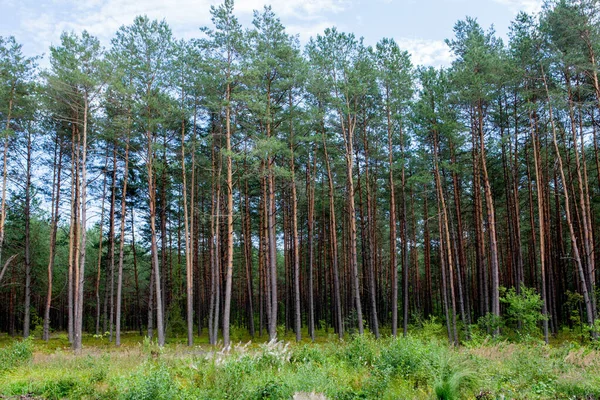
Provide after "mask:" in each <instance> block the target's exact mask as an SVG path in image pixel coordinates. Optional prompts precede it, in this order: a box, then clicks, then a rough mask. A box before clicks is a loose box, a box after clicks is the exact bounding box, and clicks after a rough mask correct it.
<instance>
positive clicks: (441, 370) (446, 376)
mask: <svg viewBox="0 0 600 400" xmlns="http://www.w3.org/2000/svg"><path fill="white" fill-rule="evenodd" d="M438 354H439V356H438V359H437V360H435V364H434V366H433V371H432V373H433V376H434V384H433V390H434V392H435V396H436V398H437V399H440V400H455V399H462V398H468V397H469V395H470V394H471V392H472V391H473V390H474V389H475V388H476V387H477V378H476V377H477V375H476V374H475V371H473V370H472V369H470V368H469V366H468V365H466V364H465V362H464V361H463V362H461V361H460V360H459V359H458V358H457V357H456V356H455V355H453V354H450V353H449V352H448V351H441V352H439V353H438Z"/></svg>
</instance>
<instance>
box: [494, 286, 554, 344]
mask: <svg viewBox="0 0 600 400" xmlns="http://www.w3.org/2000/svg"><path fill="white" fill-rule="evenodd" d="M502 292H504V295H503V296H502V297H501V298H500V301H501V302H502V303H504V304H506V312H505V317H504V318H505V322H506V325H508V326H510V327H512V328H513V329H517V330H518V332H519V337H520V338H527V337H528V336H529V335H532V334H535V333H538V332H539V329H538V326H537V324H538V322H540V321H543V320H544V319H546V318H547V317H546V316H544V315H543V314H542V305H543V302H542V299H541V297H540V295H539V294H537V293H536V292H535V289H533V288H528V287H526V286H525V285H522V286H521V293H519V294H517V292H516V290H515V288H510V289H508V290H506V289H504V288H502ZM519 325H520V328H519Z"/></svg>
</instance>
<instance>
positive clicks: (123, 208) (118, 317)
mask: <svg viewBox="0 0 600 400" xmlns="http://www.w3.org/2000/svg"><path fill="white" fill-rule="evenodd" d="M128 177H129V132H127V138H126V139H125V166H124V168H123V193H122V195H121V232H120V235H121V238H120V241H119V271H118V272H117V315H116V321H115V322H116V324H117V328H116V338H115V345H117V346H120V345H121V302H122V301H121V297H122V293H123V260H124V258H125V224H126V221H127V219H126V216H127V180H128ZM136 282H137V279H136ZM136 286H137V283H136Z"/></svg>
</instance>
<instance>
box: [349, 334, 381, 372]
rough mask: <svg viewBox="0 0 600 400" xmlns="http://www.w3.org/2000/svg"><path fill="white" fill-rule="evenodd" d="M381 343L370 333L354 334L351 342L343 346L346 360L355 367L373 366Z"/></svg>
mask: <svg viewBox="0 0 600 400" xmlns="http://www.w3.org/2000/svg"><path fill="white" fill-rule="evenodd" d="M378 347H379V343H376V342H375V339H374V338H373V337H372V335H370V334H367V333H365V334H363V335H353V336H352V339H351V340H350V342H349V343H348V344H347V345H346V346H344V347H343V350H342V357H343V359H344V361H346V362H347V363H348V364H350V365H351V366H353V367H362V366H371V365H373V362H374V361H375V358H376V355H377V348H378Z"/></svg>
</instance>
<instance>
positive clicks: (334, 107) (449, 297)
mask: <svg viewBox="0 0 600 400" xmlns="http://www.w3.org/2000/svg"><path fill="white" fill-rule="evenodd" d="M211 13H212V18H213V25H214V26H212V27H207V28H202V29H201V31H199V33H198V37H199V39H191V40H188V41H183V40H178V39H176V38H174V37H173V36H172V34H171V31H170V28H169V26H168V25H167V24H166V22H164V21H153V20H150V19H148V18H147V17H137V18H136V19H135V21H134V22H133V24H132V25H129V26H123V27H121V28H120V29H119V30H118V32H117V33H116V34H115V36H114V38H113V39H112V41H111V44H110V46H109V47H108V48H106V49H105V48H103V47H102V46H101V45H100V42H99V41H98V39H97V38H95V37H93V36H91V35H90V34H88V33H87V32H85V31H84V32H82V33H64V34H63V35H62V36H61V42H60V44H58V45H56V46H53V47H51V48H50V50H49V53H48V54H49V66H48V68H45V69H42V68H40V67H39V66H38V65H37V64H38V63H39V58H37V57H33V58H30V57H26V56H25V55H23V52H22V49H21V45H19V43H18V42H17V41H16V40H15V39H14V38H13V37H5V38H1V37H0V123H1V129H2V130H1V132H2V134H1V141H2V145H1V146H2V150H1V151H2V152H3V157H2V160H3V161H2V163H3V166H2V199H1V212H0V252H1V253H0V268H1V269H0V310H1V311H0V331H3V332H8V333H9V334H11V335H16V334H22V335H23V336H25V337H27V336H29V335H32V334H34V333H35V334H39V335H42V336H43V337H44V338H45V339H48V337H49V335H50V333H51V331H53V330H56V331H67V332H68V334H69V340H70V341H71V343H72V345H73V348H74V349H75V350H79V349H81V340H82V335H83V334H84V332H86V333H90V334H94V333H95V334H104V333H105V332H108V335H109V336H110V340H111V341H112V340H114V341H115V343H116V344H117V345H119V344H120V338H121V332H122V331H125V330H126V331H139V333H140V335H143V334H147V335H149V336H150V337H153V336H156V337H157V340H158V343H159V345H162V344H164V343H165V337H174V336H178V335H179V336H182V335H186V334H187V338H188V344H189V345H192V344H193V341H194V338H195V335H199V334H202V335H208V337H209V341H210V343H213V344H215V343H217V341H219V340H222V341H223V343H224V344H225V345H228V344H229V343H230V341H231V332H230V329H232V328H233V327H235V328H234V329H247V331H248V334H249V335H250V336H255V335H261V336H262V335H264V334H266V335H268V336H269V338H271V339H274V338H276V337H277V336H278V335H281V333H282V332H283V331H287V330H293V331H294V332H295V333H296V339H297V340H301V339H302V334H303V333H304V334H307V335H308V336H309V337H311V338H313V339H314V337H315V334H316V332H317V331H320V330H332V331H333V332H335V333H336V334H337V335H339V337H343V336H344V334H345V333H348V332H358V333H360V334H362V333H363V332H364V331H365V330H369V331H371V332H372V333H373V334H374V336H376V337H379V336H380V335H382V334H384V333H385V334H389V333H391V334H393V335H397V334H399V330H400V331H401V332H404V333H406V332H407V330H408V329H409V327H410V326H418V325H419V324H421V323H423V321H426V320H428V319H430V318H432V317H435V318H438V319H439V320H441V321H443V322H444V323H445V325H446V327H447V334H448V338H449V341H450V342H451V343H456V344H458V343H459V342H461V341H464V340H468V339H469V335H470V327H471V326H475V324H479V325H478V326H480V327H482V329H484V330H486V331H487V332H488V333H490V334H494V335H495V334H499V333H501V331H502V330H506V329H516V330H519V329H521V328H522V326H524V325H526V324H527V321H523V320H520V319H519V320H516V321H510V320H509V319H507V315H508V314H507V305H506V302H505V301H502V300H503V299H506V298H508V297H510V296H513V297H514V296H517V297H520V298H522V299H523V301H524V302H525V301H529V300H530V301H532V302H534V303H535V302H536V301H538V303H535V304H538V305H539V308H540V313H541V315H542V317H541V318H538V319H536V320H535V321H534V325H535V324H536V323H537V324H538V326H539V327H540V328H541V332H543V335H544V338H545V340H546V341H548V338H549V336H550V335H552V334H557V333H558V332H559V331H560V330H561V329H563V328H565V327H568V328H571V329H582V330H583V331H585V332H587V334H589V336H590V337H591V338H593V339H595V338H596V336H597V332H598V330H599V323H598V322H597V321H598V319H597V303H598V291H597V277H596V273H595V259H596V255H598V254H599V249H598V237H599V236H600V232H599V228H600V154H599V149H598V146H599V143H600V141H599V140H600V139H599V138H598V135H599V134H598V130H599V128H600V124H599V121H600V84H599V82H598V69H599V61H598V54H599V53H600V3H599V2H598V1H596V0H559V1H549V2H547V3H546V4H545V5H544V7H543V9H542V11H541V12H540V13H539V14H538V15H527V14H525V13H520V14H518V16H517V17H516V18H515V20H514V21H513V23H512V24H511V26H510V31H509V40H508V43H504V42H503V41H502V40H501V39H500V38H498V37H497V36H496V35H495V33H494V32H493V30H488V31H486V30H485V29H483V28H482V27H481V26H480V25H479V24H478V22H477V21H476V20H475V19H472V18H466V19H465V20H461V21H459V22H457V23H456V25H455V27H454V37H453V38H451V39H448V40H447V41H446V42H447V44H448V46H449V48H450V50H451V52H452V54H453V57H454V58H453V59H454V61H453V62H452V65H451V66H450V67H448V68H433V67H424V66H413V65H412V63H411V60H410V55H409V54H408V53H407V52H405V51H403V50H402V49H401V48H400V47H399V46H398V44H396V42H394V40H391V39H382V40H380V41H379V42H378V43H377V44H376V45H375V46H367V45H365V44H364V43H363V40H362V39H358V38H356V37H355V36H354V35H353V34H351V33H343V32H340V31H338V30H336V29H335V28H332V29H326V30H325V31H324V33H323V34H320V35H317V36H316V37H315V38H312V39H311V40H310V41H309V42H308V43H307V44H306V45H305V46H301V45H300V43H299V41H298V38H296V37H294V36H291V35H289V34H288V33H286V31H285V28H284V26H283V25H282V24H281V22H280V21H279V19H278V18H277V17H276V15H275V14H274V13H273V12H272V10H271V9H270V8H269V7H265V8H264V9H263V10H261V11H257V12H255V15H254V21H253V25H252V27H250V28H249V29H246V28H244V27H242V26H241V25H240V24H239V22H238V20H237V19H236V17H235V14H234V5H233V1H231V0H226V1H225V2H224V3H223V4H221V5H219V6H216V7H212V9H211ZM401 332H400V333H401Z"/></svg>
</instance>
